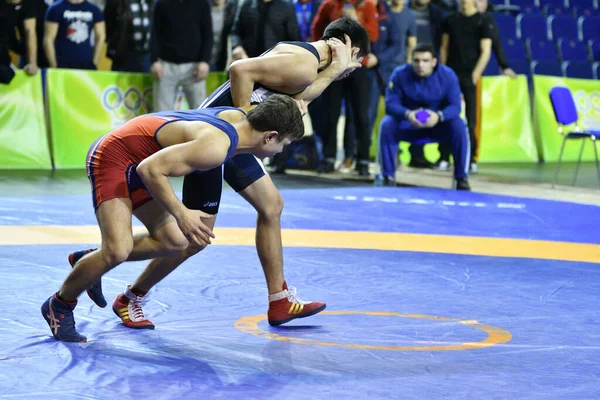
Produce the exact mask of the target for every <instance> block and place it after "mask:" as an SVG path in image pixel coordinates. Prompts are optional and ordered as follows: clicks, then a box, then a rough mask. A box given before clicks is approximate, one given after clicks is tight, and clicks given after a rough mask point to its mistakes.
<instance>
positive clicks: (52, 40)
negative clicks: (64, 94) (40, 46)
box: [44, 0, 106, 69]
mask: <svg viewBox="0 0 600 400" xmlns="http://www.w3.org/2000/svg"><path fill="white" fill-rule="evenodd" d="M105 39H106V31H105V26H104V16H103V15H102V11H100V9H99V8H98V7H97V6H96V5H95V4H92V3H90V2H89V1H87V0H59V1H57V2H56V3H54V4H52V5H51V6H50V7H49V8H48V11H47V12H46V22H45V30H44V50H45V51H46V57H47V58H48V64H49V66H50V67H51V68H57V67H58V68H73V69H96V66H97V65H98V61H99V60H100V56H101V54H102V50H103V45H104V40H105Z"/></svg>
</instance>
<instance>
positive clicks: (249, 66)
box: [229, 52, 318, 107]
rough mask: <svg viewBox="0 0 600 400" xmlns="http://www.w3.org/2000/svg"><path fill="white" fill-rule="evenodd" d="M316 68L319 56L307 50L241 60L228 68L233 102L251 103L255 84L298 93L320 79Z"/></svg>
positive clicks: (240, 105)
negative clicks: (303, 52)
mask: <svg viewBox="0 0 600 400" xmlns="http://www.w3.org/2000/svg"><path fill="white" fill-rule="evenodd" d="M317 68H318V64H317V60H316V58H315V57H314V56H313V55H312V54H310V53H308V52H306V54H302V53H299V54H295V53H290V54H276V55H272V56H268V55H267V56H262V57H256V58H247V59H244V60H238V61H236V62H234V63H233V64H231V67H230V68H229V73H230V82H231V96H232V98H233V104H234V105H235V106H236V107H245V106H249V105H250V97H251V95H252V91H253V90H254V85H255V84H256V83H260V84H262V85H264V86H266V87H268V88H273V89H278V90H279V89H288V90H289V91H290V93H292V92H298V91H299V90H302V89H303V88H306V87H308V86H309V85H311V84H312V83H313V82H314V81H315V80H316V79H317ZM280 91H284V90H280Z"/></svg>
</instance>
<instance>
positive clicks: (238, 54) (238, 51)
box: [231, 46, 248, 61]
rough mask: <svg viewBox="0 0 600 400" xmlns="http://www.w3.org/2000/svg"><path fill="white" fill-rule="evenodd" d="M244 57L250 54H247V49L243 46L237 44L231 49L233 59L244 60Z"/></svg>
mask: <svg viewBox="0 0 600 400" xmlns="http://www.w3.org/2000/svg"><path fill="white" fill-rule="evenodd" d="M244 58H248V54H246V50H244V48H243V47H242V46H236V48H235V49H233V50H232V51H231V59H232V61H237V60H243V59H244Z"/></svg>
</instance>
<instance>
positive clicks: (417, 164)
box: [408, 157, 435, 169]
mask: <svg viewBox="0 0 600 400" xmlns="http://www.w3.org/2000/svg"><path fill="white" fill-rule="evenodd" d="M408 166H409V167H412V168H423V169H433V168H434V167H435V164H434V163H432V162H429V161H427V160H426V159H425V158H423V157H413V158H411V159H410V163H409V164H408Z"/></svg>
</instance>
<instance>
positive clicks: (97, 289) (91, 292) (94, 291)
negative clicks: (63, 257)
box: [69, 249, 106, 308]
mask: <svg viewBox="0 0 600 400" xmlns="http://www.w3.org/2000/svg"><path fill="white" fill-rule="evenodd" d="M94 250H96V249H87V250H79V251H76V252H74V253H71V254H69V264H71V268H74V267H75V264H77V261H79V260H80V259H81V257H83V256H85V255H86V254H88V253H91V252H92V251H94ZM87 294H88V296H90V299H92V301H93V302H94V303H96V305H97V306H98V307H100V308H104V307H106V299H105V298H104V294H102V279H98V282H96V283H94V284H93V285H92V286H90V287H89V288H88V289H87Z"/></svg>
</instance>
